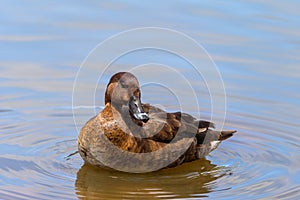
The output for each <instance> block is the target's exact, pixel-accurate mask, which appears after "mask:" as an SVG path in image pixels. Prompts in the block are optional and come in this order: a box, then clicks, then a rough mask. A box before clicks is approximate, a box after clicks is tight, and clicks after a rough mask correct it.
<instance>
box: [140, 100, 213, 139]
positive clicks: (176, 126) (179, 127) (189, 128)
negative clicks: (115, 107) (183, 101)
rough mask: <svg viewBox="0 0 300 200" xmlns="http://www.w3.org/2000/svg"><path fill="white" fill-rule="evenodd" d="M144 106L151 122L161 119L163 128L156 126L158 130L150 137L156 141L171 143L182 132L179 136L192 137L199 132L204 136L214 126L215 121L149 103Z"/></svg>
mask: <svg viewBox="0 0 300 200" xmlns="http://www.w3.org/2000/svg"><path fill="white" fill-rule="evenodd" d="M143 108H144V110H145V112H147V113H149V115H150V121H149V123H152V124H155V122H157V121H160V126H161V128H159V129H155V128H154V129H155V130H158V131H157V133H156V134H154V135H153V136H152V137H150V138H149V139H151V140H154V141H158V142H163V143H169V142H171V141H172V140H173V139H174V138H175V137H176V136H177V134H181V136H180V137H179V138H183V137H185V138H192V137H195V135H198V134H201V136H203V137H204V136H205V134H206V132H207V130H208V129H209V128H214V124H213V123H211V122H209V121H203V120H197V119H196V118H194V117H192V116H191V115H189V114H186V113H181V112H174V113H167V112H165V111H163V110H162V109H160V108H157V107H155V106H151V105H149V104H143ZM151 118H152V119H151ZM161 124H163V125H161ZM154 126H155V125H154ZM203 133H205V134H203Z"/></svg>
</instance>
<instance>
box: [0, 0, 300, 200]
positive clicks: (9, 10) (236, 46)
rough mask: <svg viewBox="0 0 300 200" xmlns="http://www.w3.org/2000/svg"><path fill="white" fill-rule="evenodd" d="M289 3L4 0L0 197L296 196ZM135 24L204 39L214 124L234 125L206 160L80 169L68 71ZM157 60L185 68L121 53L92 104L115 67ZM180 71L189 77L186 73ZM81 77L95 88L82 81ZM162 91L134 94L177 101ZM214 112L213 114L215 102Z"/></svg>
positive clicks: (294, 49)
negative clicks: (214, 95)
mask: <svg viewBox="0 0 300 200" xmlns="http://www.w3.org/2000/svg"><path fill="white" fill-rule="evenodd" d="M299 6H300V5H299V2H296V1H292V0H289V1H281V2H275V1H258V0H257V1H244V2H230V3H228V2H226V4H225V2H224V3H222V2H219V1H216V2H212V1H204V2H202V3H196V2H190V3H189V4H183V3H181V2H175V3H173V2H165V3H152V2H151V3H144V4H141V3H138V2H126V3H124V2H116V1H113V2H101V3H99V2H96V1H90V2H88V3H84V4H83V3H82V2H79V1H64V2H59V3H58V2H53V1H43V2H37V1H26V2H22V1H3V2H2V6H1V8H0V10H1V13H2V14H1V18H0V22H1V28H0V44H1V54H0V70H1V73H0V88H1V90H0V91H1V96H0V116H1V117H0V130H1V132H0V133H1V134H0V152H1V154H0V197H1V199H54V198H55V199H84V198H85V197H87V198H100V199H119V198H123V199H135V198H136V199H139V198H141V197H146V198H170V199H172V198H182V199H188V198H193V199H197V198H204V199H205V198H207V199H298V198H299V197H300V170H299V169H300V159H299V150H300V145H299V144H300V143H299V142H300V139H299V138H300V130H299V119H300V114H299V113H300V109H299V108H300V101H299V97H300V95H299V92H298V91H299V90H300V88H299V85H300V82H299V79H300V70H299V66H298V65H299V63H300V56H299V52H300V40H299V38H300V37H299V36H300V34H299V33H300V28H299V27H300V15H299V12H298V8H299ZM144 26H156V27H165V28H171V29H175V30H177V31H180V32H183V33H185V34H187V35H189V36H191V37H192V38H194V39H195V40H196V41H197V42H199V43H201V44H202V45H203V46H204V47H205V49H206V50H207V51H208V52H209V54H210V55H211V56H212V58H213V60H214V61H215V63H216V65H217V66H218V69H219V70H220V73H221V75H222V78H223V81H224V84H225V89H226V97H227V114H226V121H225V126H224V128H235V129H237V130H238V134H236V135H235V136H234V137H232V138H231V139H229V140H228V141H225V142H223V143H222V144H221V145H220V146H219V148H218V149H217V150H215V151H214V152H212V153H211V154H210V155H209V156H208V157H207V158H206V159H203V160H199V161H195V162H192V163H187V164H185V165H182V166H179V167H177V168H174V169H167V170H162V171H159V172H152V173H148V174H126V173H122V172H115V171H107V170H103V169H95V168H92V167H89V166H85V165H83V162H82V160H81V158H80V156H79V155H78V154H75V155H72V156H68V155H70V154H72V153H74V152H75V151H76V149H77V143H76V139H77V129H76V126H75V124H74V121H73V110H72V91H73V82H74V80H75V77H76V73H77V71H78V69H79V66H80V65H81V63H82V61H83V60H84V58H85V57H86V56H87V54H88V53H89V51H90V50H91V49H92V48H94V47H95V46H96V45H97V44H98V43H99V42H101V41H103V40H105V39H107V38H108V37H110V36H112V35H114V34H117V33H119V32H121V31H124V30H127V29H130V28H136V27H144ZM160 59H162V60H164V63H165V64H168V65H178V66H177V67H179V68H180V67H182V68H184V69H186V71H187V73H188V72H189V68H185V67H186V64H184V63H183V62H182V61H180V60H178V59H177V60H176V59H175V58H174V56H172V55H166V54H164V53H161V52H157V51H144V52H142V53H140V54H139V52H137V54H133V55H128V56H127V57H126V56H124V58H121V59H119V60H117V61H116V62H115V63H114V66H113V67H112V68H111V71H108V72H107V73H106V74H105V76H104V78H103V80H100V82H99V86H97V91H96V94H97V98H95V99H96V105H97V106H98V107H97V109H96V110H97V111H99V110H100V109H101V106H103V100H102V99H103V98H102V97H103V93H104V91H103V87H105V84H106V83H105V82H106V81H107V79H109V75H111V74H110V73H113V72H112V71H113V70H115V69H123V67H124V66H125V65H128V66H135V65H138V64H142V63H148V62H150V61H159V60H160ZM96 68H97V67H96ZM90 73H91V75H92V74H93V70H92V71H91V72H90ZM156 76H157V77H159V74H155V77H156ZM159 78H164V77H159ZM188 78H190V81H191V82H192V83H193V84H198V82H197V80H194V77H193V76H192V75H191V76H190V77H188ZM85 86H86V88H91V87H93V88H95V85H94V84H93V83H91V82H89V81H88V80H87V82H86V85H85ZM200 86H201V87H200ZM202 86H203V85H201V83H199V89H198V90H197V92H198V93H199V94H201V96H202V98H200V100H199V106H200V107H201V111H202V113H201V114H202V116H203V117H204V118H209V116H210V114H209V113H210V111H211V107H210V101H209V100H208V99H209V96H208V95H207V90H206V89H205V87H202ZM83 92H84V91H83ZM164 92H165V91H164V90H158V89H157V90H153V88H151V87H148V88H147V87H145V88H144V89H143V99H144V101H148V102H151V103H156V104H157V103H159V104H161V105H162V106H164V107H165V108H166V109H168V110H176V107H177V106H178V104H177V102H176V101H172V99H171V96H170V95H166V96H165V98H162V96H163V94H164ZM86 97H87V96H86V95H85V94H84V93H82V99H84V98H86ZM173 102H174V103H173ZM87 106H90V105H87ZM89 109H90V108H89V107H86V108H79V107H78V108H75V113H76V112H78V111H79V110H80V116H79V118H80V123H79V124H78V127H79V128H80V127H81V126H82V125H83V121H85V120H86V119H88V118H89V117H92V116H90V111H89ZM187 112H189V113H191V114H195V113H193V112H194V110H192V109H187ZM216 113H217V114H219V115H220V118H221V113H222V112H221V110H219V109H218V108H217V110H216ZM219 120H220V121H221V119H216V121H217V122H218V121H219Z"/></svg>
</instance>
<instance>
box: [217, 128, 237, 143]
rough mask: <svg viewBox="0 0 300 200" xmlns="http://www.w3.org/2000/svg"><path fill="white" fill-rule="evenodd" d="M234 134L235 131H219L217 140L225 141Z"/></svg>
mask: <svg viewBox="0 0 300 200" xmlns="http://www.w3.org/2000/svg"><path fill="white" fill-rule="evenodd" d="M235 132H236V130H230V131H221V134H220V137H219V140H220V141H222V140H226V139H228V138H230V137H231V136H233V134H234V133H235Z"/></svg>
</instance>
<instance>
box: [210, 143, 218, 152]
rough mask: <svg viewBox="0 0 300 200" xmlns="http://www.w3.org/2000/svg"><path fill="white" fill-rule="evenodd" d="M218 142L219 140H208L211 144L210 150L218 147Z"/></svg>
mask: <svg viewBox="0 0 300 200" xmlns="http://www.w3.org/2000/svg"><path fill="white" fill-rule="evenodd" d="M219 144H220V141H212V142H210V145H211V148H210V150H211V151H212V150H214V149H215V148H217V147H218V145H219Z"/></svg>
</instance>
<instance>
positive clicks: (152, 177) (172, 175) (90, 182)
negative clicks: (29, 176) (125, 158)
mask: <svg viewBox="0 0 300 200" xmlns="http://www.w3.org/2000/svg"><path fill="white" fill-rule="evenodd" d="M199 166H201V168H200V167H199ZM219 169H220V168H218V167H216V166H215V165H214V164H211V163H210V161H208V160H206V159H200V160H198V161H195V162H190V163H187V164H185V165H181V166H179V167H176V168H169V169H164V170H161V171H158V172H152V173H143V174H130V173H123V172H118V171H114V170H104V169H101V168H95V167H91V166H90V165H86V164H85V165H83V166H82V167H81V169H80V170H79V171H78V172H77V180H76V182H75V189H76V194H77V196H78V198H79V199H112V198H114V199H124V198H125V199H145V198H146V199H148V198H150V199H153V198H187V197H191V195H193V196H194V197H199V198H200V197H204V196H207V195H208V193H209V192H211V191H212V190H213V181H215V180H217V179H218V178H220V177H222V176H223V175H225V174H224V173H221V171H222V170H219ZM216 171H219V172H220V173H216Z"/></svg>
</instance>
